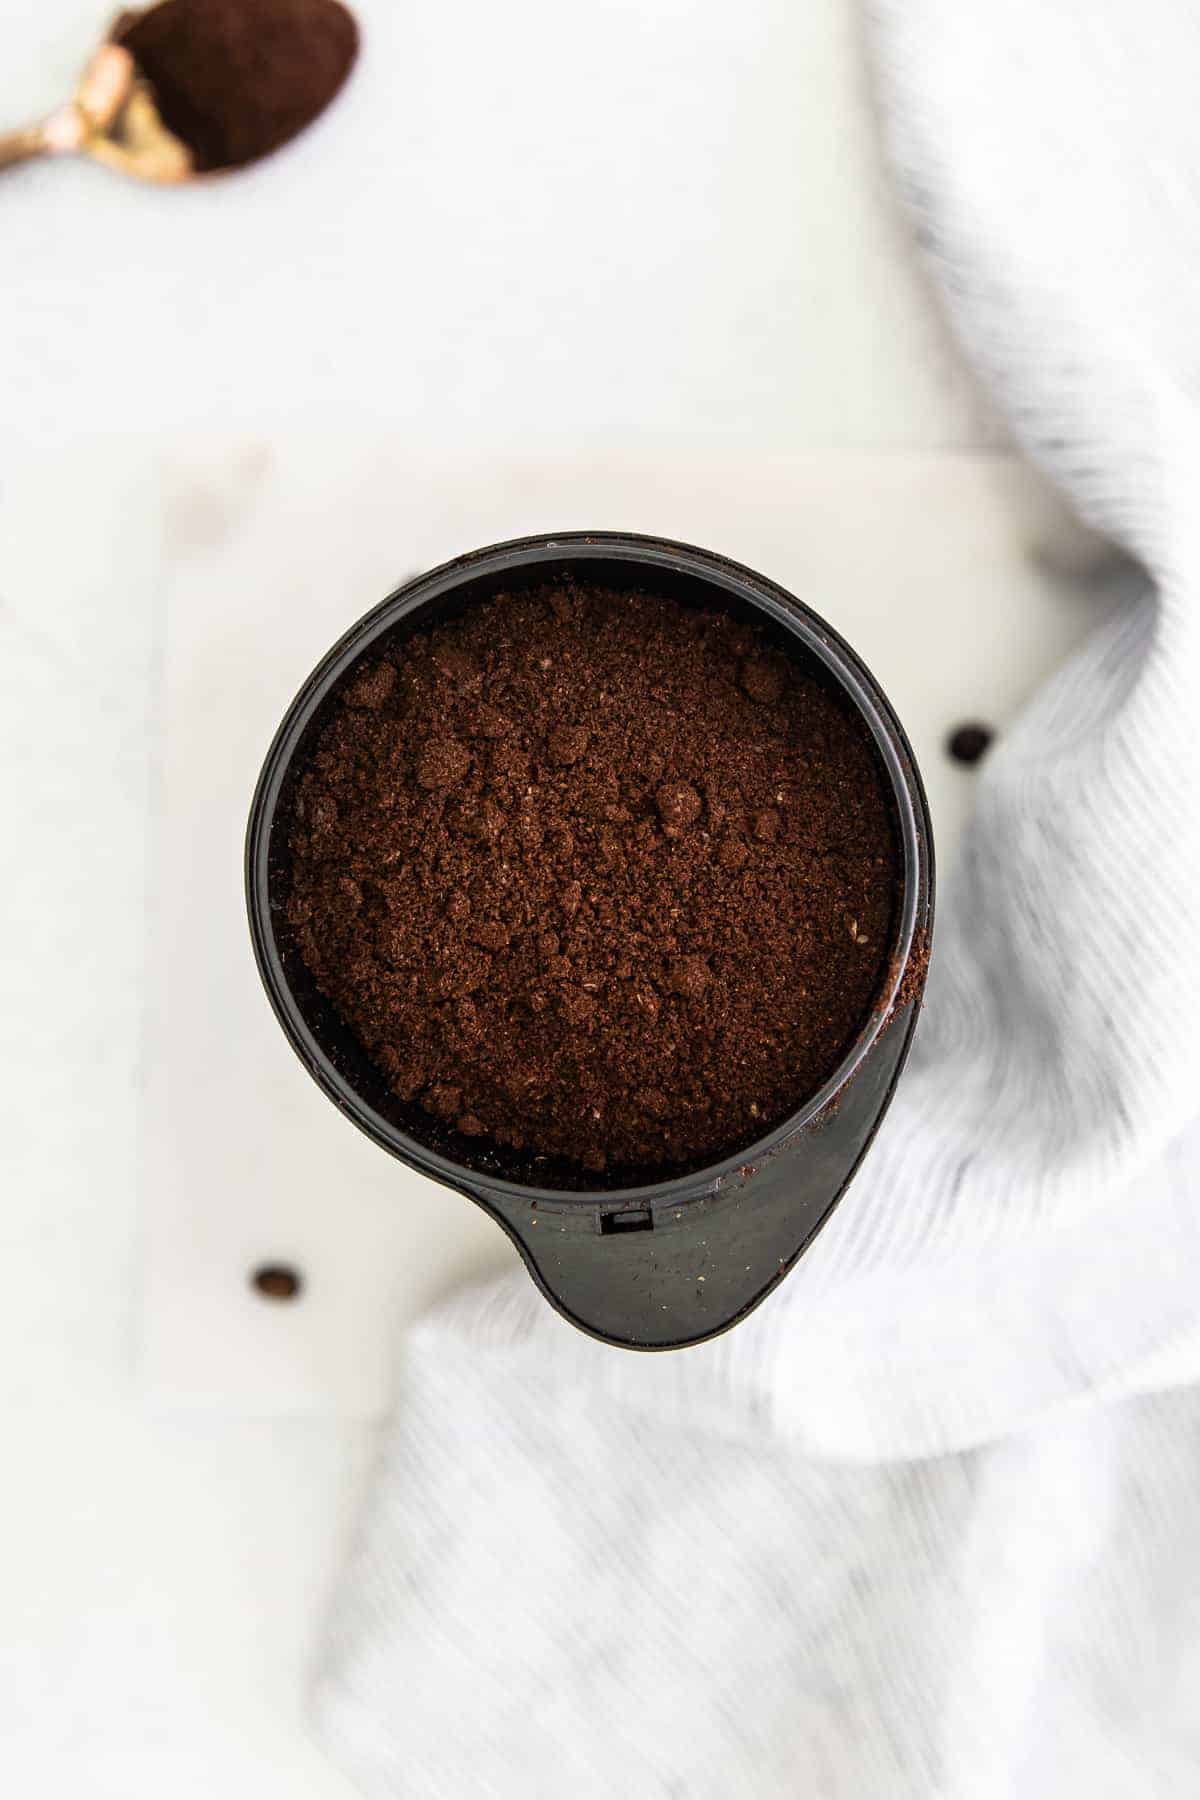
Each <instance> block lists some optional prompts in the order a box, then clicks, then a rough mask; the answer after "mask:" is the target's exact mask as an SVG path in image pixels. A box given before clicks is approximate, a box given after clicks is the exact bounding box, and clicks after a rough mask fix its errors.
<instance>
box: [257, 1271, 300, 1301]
mask: <svg viewBox="0 0 1200 1800" xmlns="http://www.w3.org/2000/svg"><path fill="white" fill-rule="evenodd" d="M250 1284H251V1286H252V1287H254V1288H255V1289H257V1291H258V1292H259V1293H260V1294H261V1295H262V1297H263V1299H264V1300H295V1299H296V1298H297V1297H298V1296H299V1294H300V1291H301V1289H302V1288H303V1286H304V1280H303V1277H302V1276H301V1275H300V1274H299V1273H298V1271H297V1270H295V1269H292V1268H289V1267H288V1265H287V1263H263V1264H262V1266H261V1268H257V1269H255V1271H254V1273H253V1274H252V1275H251V1277H250Z"/></svg>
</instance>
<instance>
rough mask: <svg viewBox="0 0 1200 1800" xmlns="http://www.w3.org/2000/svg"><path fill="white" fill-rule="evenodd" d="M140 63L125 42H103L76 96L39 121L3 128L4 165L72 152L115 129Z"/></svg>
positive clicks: (0, 162) (0, 164)
mask: <svg viewBox="0 0 1200 1800" xmlns="http://www.w3.org/2000/svg"><path fill="white" fill-rule="evenodd" d="M135 75H136V69H135V67H134V61H133V58H132V56H130V54H129V52H128V50H126V49H123V48H122V46H121V45H120V44H101V45H100V48H99V49H98V50H97V51H95V53H94V54H93V56H92V58H91V61H90V62H89V63H88V66H87V68H86V69H85V70H84V71H83V74H82V75H81V76H80V78H79V86H78V87H77V88H76V90H75V96H74V98H73V99H71V100H68V101H67V104H66V105H65V106H60V107H59V108H58V109H57V111H55V112H52V113H51V114H50V116H49V118H48V119H39V120H38V122H37V124H36V125H26V126H24V127H23V128H22V129H21V130H19V131H9V132H5V133H2V134H0V169H11V168H15V167H16V165H17V164H18V163H25V162H32V161H33V159H34V158H35V157H38V156H69V155H71V154H72V153H74V152H76V151H80V150H85V149H87V147H88V144H89V142H90V140H91V139H93V138H98V137H101V136H102V135H103V134H104V133H105V132H107V131H109V130H110V129H112V127H113V126H114V125H115V123H116V121H117V119H118V117H119V116H120V114H121V112H122V110H123V108H124V107H125V105H126V103H127V101H128V100H129V97H130V93H131V90H132V88H133V85H134V78H135Z"/></svg>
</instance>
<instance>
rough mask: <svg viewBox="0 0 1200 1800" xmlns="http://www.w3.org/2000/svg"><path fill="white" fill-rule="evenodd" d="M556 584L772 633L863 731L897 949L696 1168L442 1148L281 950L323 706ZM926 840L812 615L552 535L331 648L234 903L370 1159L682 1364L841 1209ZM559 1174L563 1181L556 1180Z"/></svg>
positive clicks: (477, 568)
mask: <svg viewBox="0 0 1200 1800" xmlns="http://www.w3.org/2000/svg"><path fill="white" fill-rule="evenodd" d="M567 571H569V572H571V573H574V574H576V575H579V576H583V577H586V578H590V579H594V580H600V581H606V582H608V581H613V582H620V581H625V582H630V581H634V582H637V583H638V584H639V585H640V586H642V587H644V588H648V589H651V590H652V591H656V592H662V593H666V594H670V595H673V596H675V597H678V598H680V599H682V600H684V601H685V603H688V602H690V603H691V604H696V603H697V602H700V603H703V604H705V605H708V606H714V605H715V606H720V607H724V608H725V609H726V610H729V611H733V612H734V613H736V614H738V615H739V616H743V617H751V618H753V619H754V620H755V622H756V623H758V624H759V625H765V626H766V627H768V628H769V629H770V630H771V632H772V634H773V635H774V636H775V637H776V638H777V640H778V641H779V642H780V643H781V644H786V643H790V644H791V645H792V647H793V651H795V650H796V649H799V650H800V651H802V652H803V653H804V654H805V655H806V656H807V658H809V659H811V660H812V661H813V662H815V663H816V664H817V665H819V666H820V667H821V668H822V669H823V670H824V671H825V672H826V675H827V677H828V678H830V679H832V680H833V681H834V682H836V684H837V685H838V686H839V687H840V688H841V690H842V691H843V692H844V693H845V694H846V695H847V696H848V697H849V699H850V700H851V702H852V703H853V704H854V706H855V707H856V708H857V710H858V712H859V714H860V716H861V718H862V719H863V721H864V723H865V725H866V726H867V728H868V730H869V731H870V733H871V736H872V738H873V740H874V744H875V747H876V750H877V752H878V755H879V760H880V764H881V766H882V768H883V770H884V772H885V775H886V777H887V780H888V783H889V786H890V790H891V796H892V800H893V806H894V818H895V825H896V831H897V836H898V840H899V844H900V848H901V854H902V874H901V884H900V893H899V901H898V905H897V907H896V917H895V924H894V933H893V941H892V953H891V957H890V960H889V963H888V966H887V971H886V974H885V977H884V980H883V983H882V986H881V989H880V993H879V996H878V999H877V1001H876V1004H875V1006H874V1007H873V1009H872V1010H871V1012H870V1014H869V1015H868V1017H867V1019H866V1020H865V1022H864V1024H863V1026H862V1029H861V1030H860V1032H859V1034H858V1037H857V1038H856V1039H855V1041H854V1043H853V1044H852V1045H851V1047H850V1049H849V1050H848V1052H847V1053H846V1055H845V1056H844V1057H843V1059H842V1061H841V1063H840V1064H839V1066H838V1067H837V1068H836V1069H835V1070H834V1071H833V1073H832V1075H831V1076H830V1077H829V1079H828V1080H827V1081H826V1082H825V1084H824V1085H823V1086H822V1087H821V1089H820V1090H819V1091H818V1092H817V1093H816V1094H814V1095H812V1096H811V1097H810V1098H809V1099H808V1100H807V1101H806V1102H805V1103H804V1105H803V1106H801V1107H799V1108H798V1109H797V1110H796V1111H795V1112H793V1113H792V1114H791V1115H790V1116H789V1117H788V1118H786V1119H785V1120H783V1121H782V1123H780V1124H779V1125H778V1126H776V1127H775V1128H774V1129H773V1130H772V1131H770V1132H769V1133H767V1134H766V1135H765V1136H764V1137H763V1138H762V1139H761V1140H760V1141H759V1142H757V1143H755V1144H752V1145H750V1146H749V1147H746V1148H744V1149H741V1150H739V1151H738V1152H737V1153H736V1154H734V1155H731V1156H728V1157H725V1158H724V1159H722V1160H720V1161H718V1162H715V1163H710V1164H708V1165H706V1166H705V1167H703V1168H696V1169H694V1170H688V1171H684V1172H682V1173H678V1172H677V1173H674V1174H672V1175H670V1176H669V1177H667V1178H665V1179H663V1180H653V1179H650V1180H646V1181H643V1182H639V1183H637V1184H636V1185H625V1186H618V1185H616V1182H615V1180H613V1179H606V1177H604V1176H596V1175H584V1174H583V1173H582V1171H580V1172H579V1173H578V1175H570V1176H564V1177H563V1178H562V1180H561V1184H560V1185H556V1186H549V1185H539V1183H538V1182H536V1181H534V1180H531V1179H530V1176H531V1173H532V1171H531V1170H530V1169H529V1166H528V1160H527V1159H521V1158H518V1157H516V1156H515V1154H511V1153H507V1152H500V1151H498V1150H496V1149H495V1148H494V1147H487V1148H480V1147H479V1145H478V1143H477V1141H475V1140H465V1139H459V1138H457V1136H456V1134H454V1133H453V1132H449V1131H448V1130H445V1129H443V1128H441V1127H439V1126H438V1125H437V1124H436V1122H435V1121H430V1120H428V1119H427V1118H426V1117H425V1116H424V1115H420V1116H415V1115H414V1111H413V1109H412V1108H407V1107H405V1106H403V1105H402V1103H400V1102H399V1101H398V1100H396V1098H395V1096H394V1095H392V1094H390V1092H389V1090H388V1088H387V1084H386V1081H385V1080H384V1078H383V1076H382V1074H381V1073H380V1071H378V1070H377V1069H376V1068H375V1067H374V1066H373V1065H372V1064H371V1063H370V1061H369V1059H368V1058H367V1056H366V1054H365V1052H364V1051H363V1050H362V1049H361V1048H360V1047H359V1046H358V1044H357V1043H356V1041H355V1040H354V1038H353V1036H352V1034H351V1033H350V1032H349V1031H348V1030H347V1028H346V1027H345V1025H344V1024H343V1023H342V1022H341V1020H340V1019H339V1018H338V1017H337V1015H336V1013H335V1012H334V1010H333V1008H332V1007H331V1005H330V1004H329V1002H328V1001H327V1000H325V998H324V997H323V996H322V995H321V994H320V993H319V992H318V990H317V989H316V987H315V984H314V982H313V980H312V978H311V976H310V975H309V974H308V972H307V970H306V969H305V968H304V965H303V963H302V962H301V959H300V957H299V955H298V952H297V951H296V949H295V947H294V946H293V945H292V944H291V943H290V941H289V938H288V933H287V927H286V923H285V918H284V912H283V906H284V902H285V900H286V895H287V892H288V887H289V881H290V862H289V854H290V853H289V849H288V841H287V839H288V823H287V822H288V818H289V815H290V798H291V791H292V787H293V785H294V781H295V776H296V771H297V769H298V768H299V767H302V766H303V762H304V760H305V756H306V753H307V752H308V750H309V749H310V747H311V746H312V744H313V742H314V739H315V738H316V736H317V735H319V732H320V730H321V729H322V726H323V722H324V720H325V719H326V718H327V717H328V704H327V703H328V702H329V700H330V697H331V696H332V695H333V694H334V693H335V691H336V690H337V689H338V688H339V687H340V686H341V684H342V682H343V681H344V680H345V679H346V677H347V676H348V674H349V673H350V671H351V669H353V668H354V667H355V665H356V664H357V663H358V662H359V661H360V659H361V658H363V657H364V656H366V655H369V654H370V653H371V651H372V649H373V648H374V647H375V646H377V645H378V643H379V642H380V640H381V639H384V638H391V637H392V636H393V634H395V633H396V632H397V631H398V630H403V629H411V628H413V627H414V626H415V625H420V626H426V625H429V624H432V623H434V622H436V621H438V620H441V619H444V618H449V617H453V616H455V615H456V614H458V613H460V612H462V611H464V610H465V609H466V608H467V607H468V606H469V605H471V604H472V603H473V602H475V601H477V600H480V599H483V598H485V597H487V596H489V595H491V594H494V593H497V592H500V591H502V590H504V591H512V590H513V589H514V588H515V587H519V586H522V585H534V584H536V583H538V582H541V581H544V580H546V579H547V577H549V576H551V575H555V574H561V573H563V572H567ZM933 889H934V866H933V836H932V830H931V827H930V821H929V814H928V807H927V804H926V800H925V793H924V789H923V788H922V785H921V779H920V775H919V773H918V771H917V766H916V762H915V760H914V758H913V754H912V750H911V748H910V746H909V744H908V740H907V739H906V737H905V735H904V732H903V730H902V728H901V726H900V723H899V721H898V719H897V718H896V715H895V713H894V712H893V710H892V708H891V706H890V705H889V703H888V701H887V699H886V697H885V695H884V694H883V692H882V690H881V689H880V687H879V685H878V683H877V682H876V681H875V680H874V678H873V677H872V676H871V674H870V672H869V671H868V670H867V668H866V667H865V665H864V664H863V663H862V662H861V660H860V659H859V658H858V657H857V656H856V655H855V653H854V652H853V651H852V650H851V649H850V647H849V646H848V645H847V644H846V643H845V642H844V641H843V640H842V639H841V638H840V637H839V636H838V634H837V633H836V632H834V631H833V630H832V629H831V628H830V627H829V626H828V625H827V624H826V623H825V622H824V621H823V620H822V619H820V618H819V617H818V615H817V614H815V613H814V612H812V611H811V610H810V609H809V608H808V607H806V606H804V605H803V604H802V603H801V602H799V601H798V600H796V599H795V598H793V596H792V595H790V594H788V593H787V592H786V591H785V590H784V589H782V588H780V587H778V586H777V585H776V584H775V583H773V582H770V581H767V580H766V579H764V578H763V577H762V576H759V575H756V574H754V573H753V571H751V570H749V569H746V568H744V567H743V566H742V565H740V564H738V563H734V562H731V561H729V560H727V559H726V558H724V557H721V556H717V555H714V554H713V553H711V552H709V551H705V550H699V549H695V548H693V547H692V546H690V545H686V544H678V543H674V542H671V541H670V540H667V539H663V538H653V537H641V536H636V535H631V534H625V533H618V532H566V533H556V534H553V535H548V536H538V537H529V538H521V539H517V540H514V541H513V542H510V543H504V544H497V545H493V546H491V547H490V548H488V549H485V550H479V551H475V552H473V553H471V554H469V555H467V556H462V557H459V558H457V559H456V560H454V561H453V562H450V563H446V564H444V565H443V566H441V567H440V568H437V569H433V570H431V571H430V572H429V573H427V574H425V575H422V576H419V577H417V578H416V579H415V580H412V581H410V582H408V583H406V584H405V585H404V586H403V587H401V588H399V589H398V590H397V591H396V592H395V593H394V594H392V595H390V596H389V598H388V599H386V600H385V601H383V603H382V604H381V605H380V606H377V607H376V608H375V609H374V610H373V611H372V612H370V613H368V614H367V615H366V617H365V618H363V619H360V620H359V621H358V623H357V624H356V625H354V626H353V627H352V628H351V629H350V630H349V631H348V632H347V633H346V635H345V636H344V637H343V638H342V639H341V640H340V641H339V642H338V643H337V644H335V645H334V646H333V648H332V649H331V650H330V651H329V653H328V654H327V655H326V656H325V657H324V658H323V659H322V661H321V662H320V663H319V664H318V666H317V667H316V669H314V670H313V672H312V674H311V675H310V676H309V678H308V680H307V681H306V682H305V683H304V686H303V687H302V688H301V690H300V692H299V694H298V695H297V696H296V698H295V700H294V701H293V702H292V705H291V706H290V708H289V709H288V712H287V714H286V716H285V717H284V719H283V722H282V724H281V725H280V727H279V730H278V732H277V733H276V736H275V739H274V742H273V743H272V745H271V748H270V750H269V751H268V753H267V757H266V761H265V763H264V765H263V769H262V773H261V775H260V777H259V781H258V785H257V788H256V790H255V794H254V799H253V804H252V806H251V811H250V820H249V826H248V830H247V837H246V897H247V907H248V912H249V921H250V933H251V939H252V943H253V947H254V953H255V958H256V961H257V964H258V969H259V973H260V975H261V977H262V980H263V984H264V986H265V988H266V991H267V995H268V998H269V1000H270V1002H271V1005H272V1007H273V1008H274V1011H275V1014H276V1017H277V1018H278V1020H279V1023H280V1025H281V1026H282V1027H283V1030H284V1033H285V1035H286V1036H287V1038H288V1040H289V1042H290V1043H291V1045H292V1048H293V1049H294V1050H295V1051H296V1053H297V1055H298V1056H299V1057H300V1060H301V1062H302V1063H303V1064H304V1066H305V1067H306V1068H307V1069H308V1071H309V1073H310V1074H311V1075H312V1077H313V1079H314V1080H315V1081H316V1082H317V1085H318V1086H319V1087H320V1088H321V1089H322V1090H323V1091H324V1092H325V1093H326V1094H327V1095H328V1096H329V1098H330V1099H331V1100H333V1101H334V1103H335V1104H336V1105H337V1106H338V1107H339V1108H340V1109H341V1110H342V1111H343V1112H344V1113H346V1114H347V1116H348V1117H349V1118H350V1119H351V1120H352V1121H353V1122H354V1123H355V1124H356V1125H357V1126H358V1127H359V1129H360V1130H362V1131H364V1132H365V1133H366V1134H367V1136H368V1137H370V1138H372V1139H373V1140H374V1141H375V1142H376V1143H377V1144H379V1145H380V1146H381V1147H382V1148H384V1149H385V1150H387V1151H389V1152H390V1153H391V1154H392V1155H393V1156H396V1157H398V1158H399V1159H400V1160H401V1161H402V1162H404V1163H406V1164H408V1165H409V1166H410V1167H412V1168H414V1169H417V1170H419V1171H420V1172H422V1173H423V1174H426V1175H429V1176H431V1177H432V1178H433V1179H434V1180H436V1181H439V1182H441V1183H442V1184H443V1185H445V1186H447V1187H450V1188H453V1189H456V1190H457V1191H458V1192H460V1193H462V1194H465V1195H466V1196H467V1197H468V1198H469V1199H471V1200H473V1201H474V1202H475V1203H476V1204H477V1205H479V1206H481V1207H483V1208H484V1210H485V1211H486V1212H488V1213H489V1214H490V1215H491V1216H492V1218H494V1219H495V1220H496V1222H497V1223H498V1224H499V1225H500V1226H501V1227H502V1228H503V1229H504V1230H505V1231H506V1232H507V1233H508V1235H509V1236H510V1237H511V1238H512V1240H513V1242H514V1243H515V1244H516V1246H517V1248H518V1250H519V1251H520V1253H521V1256H522V1257H523V1259H524V1261H525V1264H526V1267H527V1268H528V1270H529V1273H530V1274H531V1275H532V1277H533V1279H534V1281H535V1282H536V1283H537V1285H538V1287H539V1288H540V1289H541V1291H542V1293H543V1294H544V1295H545V1296H546V1298H547V1299H548V1300H549V1301H550V1302H551V1303H552V1305H554V1306H555V1307H556V1308H557V1309H558V1310H559V1312H561V1313H562V1314H563V1315H564V1316H565V1317H566V1318H568V1319H569V1320H571V1322H572V1323H573V1324H575V1325H577V1326H579V1327H580V1328H581V1329H582V1330H584V1331H587V1332H590V1333H591V1334H592V1335H593V1336H595V1337H598V1338H601V1339H603V1340H604V1341H606V1342H608V1343H612V1344H618V1345H621V1346H624V1347H627V1348H630V1349H641V1350H666V1349H678V1348H682V1347H683V1346H685V1345H688V1344H694V1343H699V1342H701V1341H703V1340H704V1339H705V1338H709V1337H713V1336H715V1335H716V1334H717V1333H718V1332H721V1331H724V1330H727V1329H728V1328H729V1327H730V1326H731V1325H734V1324H736V1323H737V1322H738V1321H739V1320H740V1319H742V1318H744V1317H745V1316H746V1315H747V1314H748V1313H749V1312H751V1311H752V1310H753V1309H754V1307H756V1306H757V1305H758V1304H759V1302H760V1301H761V1300H763V1299H764V1298H765V1297H766V1295H767V1294H768V1293H770V1292H771V1290H772V1289H773V1288H774V1287H776V1286H777V1285H778V1283H779V1282H780V1281H781V1280H782V1279H783V1278H784V1276H785V1275H786V1274H787V1272H788V1271H789V1269H791V1268H792V1267H793V1266H794V1264H795V1263H796V1261H797V1260H798V1259H799V1257H800V1256H801V1255H802V1254H803V1252H804V1251H805V1250H806V1249H807V1248H808V1246H809V1245H810V1244H811V1243H812V1241H813V1239H814V1238H815V1236H816V1234H817V1232H818V1231H819V1230H820V1228H821V1226H822V1225H823V1224H824V1223H825V1221H826V1219H827V1218H828V1217H829V1215H830V1214H831V1212H832V1211H833V1208H834V1206H835V1205H836V1204H837V1202H838V1200H839V1199H840V1198H841V1196H842V1194H843V1193H844V1191H845V1189H846V1187H847V1185H848V1184H849V1182H850V1179H851V1177H852V1176H853V1174H854V1172H855V1170H856V1168H857V1167H858V1164H859V1162H860V1160H861V1158H862V1156H863V1155H864V1153H865V1151H866V1149H867V1147H868V1146H869V1144H870V1141H871V1139H872V1138H873V1136H874V1134H875V1132H876V1130H877V1129H878V1126H879V1123H880V1121H881V1119H882V1118H883V1115H884V1113H885V1112H886V1110H887V1106H888V1104H889V1102H890V1100H891V1097H892V1094H893V1092H894V1089H895V1085H896V1082H897V1080H898V1078H899V1075H900V1072H901V1069H902V1068H903V1065H904V1061H905V1059H906V1057H907V1054H908V1048H909V1044H910V1041H911V1038H912V1031H913V1027H914V1025H915V1023H916V1017H917V1013H918V1011H919V1009H920V1002H921V994H922V989H923V985H924V972H925V964H926V960H927V954H928V944H929V937H930V932H931V928H932V923H933ZM556 1179H557V1177H556Z"/></svg>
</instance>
